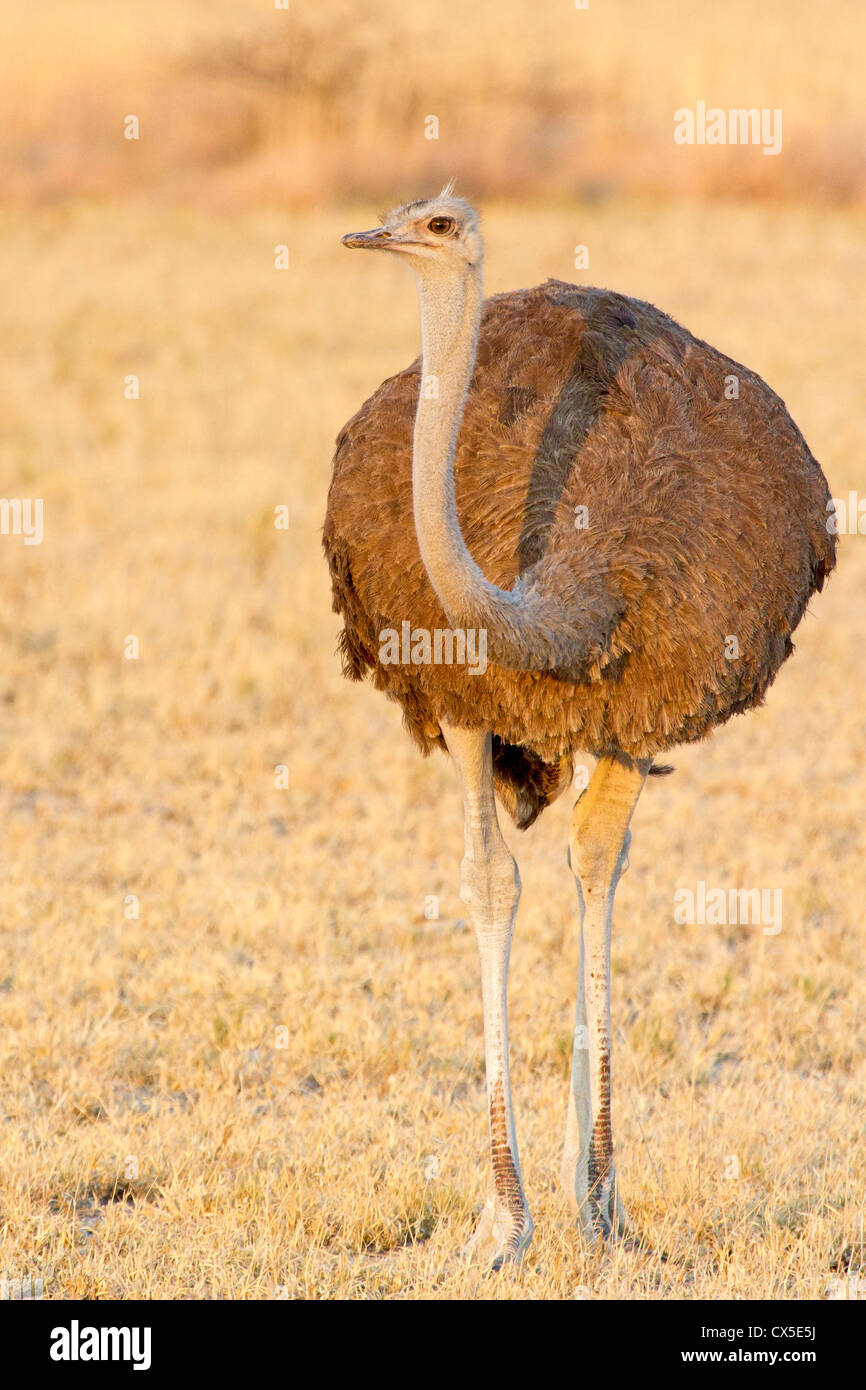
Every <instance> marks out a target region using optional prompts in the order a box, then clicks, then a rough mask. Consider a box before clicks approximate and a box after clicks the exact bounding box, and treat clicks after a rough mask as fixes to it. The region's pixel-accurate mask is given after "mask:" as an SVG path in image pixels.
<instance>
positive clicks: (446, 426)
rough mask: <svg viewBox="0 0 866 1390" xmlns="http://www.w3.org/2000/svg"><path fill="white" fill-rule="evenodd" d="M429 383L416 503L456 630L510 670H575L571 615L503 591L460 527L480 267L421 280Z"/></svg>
mask: <svg viewBox="0 0 866 1390" xmlns="http://www.w3.org/2000/svg"><path fill="white" fill-rule="evenodd" d="M418 278H419V281H420V293H421V341H422V375H421V389H420V392H419V398H418V410H417V413H416V416H415V438H414V448H413V455H412V498H413V506H414V513H415V531H416V533H417V537H418V546H419V549H420V551H421V558H422V560H423V561H424V567H425V569H426V570H427V574H428V575H429V577H430V582H431V584H432V585H433V588H434V589H435V590H436V593H437V595H438V597H439V600H440V602H441V604H442V606H443V608H444V609H445V612H446V614H447V617H448V621H449V623H450V624H451V626H452V627H453V628H463V629H465V630H467V631H468V630H471V629H474V630H475V631H476V632H482V631H483V632H484V633H485V634H486V637H485V640H486V643H487V653H488V656H489V658H490V660H491V661H493V662H495V663H496V664H497V665H499V666H505V667H507V668H510V669H512V670H550V669H556V668H558V667H561V666H563V665H570V664H571V652H570V650H569V645H570V644H569V642H568V639H567V635H566V632H565V631H564V627H565V624H564V615H563V613H562V610H561V608H560V607H559V605H558V604H557V603H556V602H555V601H551V600H550V599H549V598H547V597H542V596H541V595H539V594H537V593H535V592H533V591H532V589H531V588H530V589H529V590H525V589H523V588H522V587H521V588H520V589H519V591H517V590H516V591H510V590H506V589H500V588H497V586H496V585H495V584H491V583H490V581H489V580H488V579H487V578H486V577H485V575H484V574H483V572H482V571H481V569H480V568H479V566H478V565H477V564H476V563H475V561H474V560H473V558H472V556H471V554H470V553H469V550H468V548H467V545H466V542H465V540H464V539H463V533H462V531H461V530H460V523H459V521H458V518H457V506H456V502H455V494H454V456H455V453H456V450H457V437H458V434H459V431H460V422H461V420H462V418H463V407H464V404H465V401H466V392H467V390H468V388H469V383H470V381H471V379H472V372H473V368H474V366H475V354H476V349H477V344H478V329H479V323H480V319H481V302H482V288H481V267H480V266H478V267H467V269H466V271H465V272H464V273H462V274H454V273H453V272H451V273H443V272H442V271H441V270H440V269H439V268H438V267H437V268H435V269H432V270H427V269H426V267H425V269H424V270H423V271H422V272H419V275H418Z"/></svg>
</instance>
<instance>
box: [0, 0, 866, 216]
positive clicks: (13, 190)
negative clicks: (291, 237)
mask: <svg viewBox="0 0 866 1390" xmlns="http://www.w3.org/2000/svg"><path fill="white" fill-rule="evenodd" d="M286 3H287V4H288V9H286V10H281V9H276V8H275V6H274V0H148V3H146V4H144V3H140V4H137V5H133V4H119V3H117V0H40V3H39V4H38V5H33V4H30V5H27V4H21V3H18V4H9V3H6V4H4V6H3V9H2V15H0V38H2V50H3V58H2V63H3V71H2V82H0V179H2V189H3V197H4V198H5V199H6V200H11V201H13V202H16V201H22V200H24V201H27V200H44V199H56V198H59V197H64V196H67V195H70V194H78V193H83V194H108V193H112V194H116V193H121V192H124V191H126V190H129V189H132V188H139V189H140V188H142V187H144V188H147V189H149V190H153V191H154V192H158V193H159V194H160V196H169V197H170V196H180V197H182V198H183V199H191V198H195V199H198V198H204V199H216V200H217V201H218V202H223V201H225V202H228V203H230V204H231V203H234V202H248V201H255V200H257V199H259V198H262V197H264V198H267V199H270V198H273V197H275V196H277V197H287V198H291V199H293V200H300V201H318V200H322V199H326V198H333V197H339V198H342V199H347V198H348V199H352V198H353V197H355V196H356V195H359V194H361V195H364V196H367V195H368V194H371V193H373V194H377V195H381V196H382V197H385V198H387V199H391V198H392V197H395V196H397V197H399V196H401V195H402V193H403V192H410V193H412V194H415V193H417V191H418V190H419V188H422V187H424V188H426V187H427V186H430V185H431V184H432V183H435V181H436V180H437V179H439V178H444V177H450V176H451V175H452V174H454V175H456V176H457V178H458V181H459V183H460V184H461V185H462V186H463V187H464V189H466V190H468V191H470V193H471V194H472V196H476V197H490V196H496V197H502V196H506V197H511V196H519V197H525V196H530V195H535V194H543V195H545V196H548V197H550V196H553V195H561V196H563V197H567V198H573V197H574V196H580V197H587V198H588V197H599V196H605V195H607V194H621V193H647V192H648V193H651V194H675V193H682V192H692V193H696V194H698V195H713V194H717V193H724V194H726V195H731V194H734V195H745V196H753V197H766V198H792V197H794V198H796V197H806V198H808V199H809V200H818V199H820V200H827V201H831V200H832V201H852V200H861V199H862V198H863V196H864V189H866V153H864V152H866V86H864V83H863V63H862V57H863V54H864V51H866V6H864V5H863V4H862V3H861V2H860V0H824V3H821V4H816V3H815V2H814V0H786V2H785V3H784V4H775V5H772V4H766V3H762V0H727V3H725V4H724V5H707V4H704V5H701V4H697V5H696V4H695V3H694V0H665V3H664V4H652V5H650V4H647V3H646V0H591V3H590V6H589V8H588V9H587V10H578V9H575V7H574V5H573V4H572V3H571V0H545V2H544V3H542V4H539V3H538V0H473V3H472V5H460V6H453V5H451V6H448V5H442V4H439V5H436V4H425V5H417V4H416V5H413V4H408V5H407V4H405V3H403V0H382V3H378V4H376V5H359V4H357V3H355V0H326V2H325V3H313V0H286ZM858 55H859V56H858ZM698 100H704V101H706V102H707V103H708V105H718V106H721V107H723V108H728V107H729V106H736V107H742V106H745V107H751V106H757V107H759V108H762V107H769V108H776V107H779V108H781V109H782V111H783V130H784V143H783V150H782V154H781V156H779V157H767V156H765V155H764V154H763V152H762V150H761V149H760V148H759V147H752V148H747V149H742V148H731V147H725V146H720V147H715V148H712V149H708V148H706V147H704V148H701V147H697V146H695V147H692V148H688V147H680V146H676V145H674V143H673V138H672V132H673V113H674V111H675V110H676V109H677V108H679V107H682V106H688V107H694V105H695V103H696V102H697V101H698ZM127 114H136V115H138V117H139V118H140V122H141V138H140V140H139V141H138V142H137V143H136V142H132V141H126V140H124V139H123V137H122V132H123V117H124V116H125V115H127ZM431 115H433V116H436V117H437V118H438V121H439V139H438V140H430V139H427V138H425V118H426V117H428V116H431Z"/></svg>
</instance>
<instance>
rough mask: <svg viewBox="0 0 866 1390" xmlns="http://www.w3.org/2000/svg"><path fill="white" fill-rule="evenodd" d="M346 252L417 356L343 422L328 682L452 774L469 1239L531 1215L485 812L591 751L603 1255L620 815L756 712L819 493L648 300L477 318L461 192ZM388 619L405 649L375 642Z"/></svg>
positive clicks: (589, 886) (783, 444) (577, 1108)
mask: <svg viewBox="0 0 866 1390" xmlns="http://www.w3.org/2000/svg"><path fill="white" fill-rule="evenodd" d="M343 244H344V245H345V246H349V247H358V248H363V249H366V250H376V251H380V252H387V253H388V254H391V255H396V256H399V257H401V258H403V259H405V260H406V261H407V262H408V264H409V265H410V266H411V268H412V269H413V270H414V271H415V273H416V276H417V280H418V288H419V294H420V304H421V342H422V352H421V358H420V361H418V360H416V361H415V362H413V363H412V365H411V366H409V367H407V368H406V369H405V371H402V372H400V373H398V374H397V375H396V376H393V377H390V378H389V379H388V380H387V381H385V382H383V383H382V385H381V386H380V387H379V389H378V390H377V391H376V392H375V394H374V395H373V396H371V398H370V399H369V400H368V401H367V402H366V403H365V404H364V405H362V406H361V408H360V410H359V411H358V412H357V414H356V415H354V416H353V418H352V419H351V420H350V421H349V422H348V424H347V425H346V426H345V427H344V428H343V430H342V431H341V433H340V435H339V438H338V440H337V444H336V453H335V456H334V465H333V478H332V482H331V487H330V492H329V496H328V506H327V515H326V518H325V525H324V536H323V543H324V549H325V553H326V556H327V559H328V563H329V566H330V571H331V580H332V586H333V598H334V609H335V611H337V612H339V613H340V614H341V615H342V618H343V622H344V628H343V632H342V634H341V638H340V647H341V653H342V660H343V667H344V671H345V674H346V675H347V676H348V677H350V678H351V679H353V680H359V679H361V678H362V677H364V676H365V675H370V676H371V677H372V680H373V683H374V685H375V686H376V687H377V688H378V689H380V690H383V691H385V693H386V694H387V695H388V696H390V697H391V698H392V699H394V700H397V701H399V703H400V704H401V705H402V707H403V711H404V722H405V724H406V727H407V729H408V731H409V733H410V734H411V735H412V736H413V737H414V739H415V740H416V742H417V743H418V744H419V745H420V747H421V749H422V750H423V751H424V752H425V753H428V752H430V751H431V750H432V749H433V748H435V747H437V746H438V747H442V748H445V749H447V751H448V752H449V753H450V754H451V757H452V758H453V760H454V762H455V764H456V766H457V771H458V774H459V778H460V782H461V785H462V794H463V808H464V833H465V855H464V858H463V861H462V866H461V889H460V896H461V899H462V901H463V902H464V903H465V904H466V906H467V908H468V910H469V914H470V918H471V921H472V925H473V927H474V930H475V934H476V938H477V943H478V950H479V955H480V962H481V993H482V1007H483V1017H484V1044H485V1064H486V1075H487V1099H488V1109H489V1130H490V1178H489V1184H488V1190H487V1196H486V1201H485V1204H484V1207H483V1209H482V1213H481V1218H480V1221H479V1223H478V1225H477V1228H476V1231H475V1234H474V1236H473V1238H472V1241H471V1242H470V1250H471V1252H472V1253H474V1254H475V1255H476V1256H477V1257H478V1258H480V1259H482V1260H484V1261H485V1262H487V1263H488V1264H489V1265H490V1266H492V1267H493V1268H499V1267H500V1266H501V1265H502V1264H503V1263H504V1262H506V1261H518V1260H519V1259H520V1257H521V1255H522V1253H523V1252H524V1250H525V1249H526V1247H527V1246H528V1244H529V1241H530V1239H531V1237H532V1219H531V1217H530V1213H529V1208H528V1206H527V1202H526V1197H525V1195H524V1190H523V1181H522V1177H521V1168H520V1160H519V1157H518V1150H517V1140H516V1136H515V1127H514V1116H513V1111H512V1103H511V1088H510V1082H509V1057H508V1018H507V1004H506V989H507V973H508V961H509V954H510V949H511V941H512V935H513V931H514V922H515V916H516V912H517V905H518V899H519V896H520V877H519V874H518V871H517V865H516V863H515V862H514V859H513V858H512V855H511V853H510V851H509V850H508V848H507V846H506V843H505V840H504V839H503V836H502V833H501V830H500V828H499V824H498V821H497V815H496V807H495V800H494V797H495V796H496V797H498V798H499V800H500V802H501V804H502V805H503V807H504V808H505V809H506V810H507V811H508V812H509V813H510V815H511V816H512V818H513V819H514V821H515V823H516V824H517V826H519V827H520V828H525V827H526V826H528V825H531V824H532V822H533V821H534V820H535V819H536V817H537V816H538V815H539V814H540V812H541V811H542V810H543V809H544V808H545V807H546V806H547V805H549V804H550V802H551V801H553V799H554V798H555V797H557V796H558V795H559V794H560V793H561V792H562V791H564V789H565V788H566V787H567V786H568V785H569V783H570V782H571V781H572V759H573V757H574V755H575V754H577V753H579V752H583V753H589V754H591V755H592V756H593V757H594V758H595V759H597V763H596V767H595V770H594V772H593V775H592V778H591V780H590V782H589V785H588V787H587V789H586V790H585V792H584V793H583V795H581V796H580V797H579V798H578V800H577V803H576V805H575V808H574V812H573V815H572V820H571V829H570V835H569V863H570V867H571V870H572V873H573V874H574V877H575V879H576V882H577V891H578V900H579V910H580V957H579V967H578V991H577V1014H576V1024H575V1046H574V1049H573V1056H572V1070H571V1084H570V1088H569V1097H568V1112H567V1121H566V1130H565V1148H564V1156H563V1161H562V1169H561V1175H562V1180H563V1183H564V1185H565V1188H566V1190H567V1192H568V1194H569V1197H570V1199H571V1201H572V1203H573V1205H574V1206H575V1208H576V1210H577V1212H578V1214H579V1219H580V1222H581V1225H582V1228H583V1230H584V1232H585V1234H586V1236H587V1238H588V1239H589V1240H590V1241H592V1242H596V1241H599V1240H603V1239H605V1238H607V1237H612V1238H616V1237H619V1236H622V1235H623V1234H624V1233H625V1232H626V1230H627V1229H628V1227H627V1218H626V1213H625V1210H624V1207H623V1204H622V1201H621V1198H620V1194H619V1192H618V1188H617V1175H616V1169H615V1165H614V1150H613V1135H612V1130H611V1072H610V1061H611V1029H610V998H609V996H610V941H611V916H612V909H613V899H614V892H615V890H616V886H617V883H618V881H619V878H620V876H621V875H622V873H623V872H624V870H625V868H626V867H627V862H628V848H629V843H630V838H631V837H630V832H629V828H628V827H629V821H630V819H631V816H632V812H633V811H634V808H635V804H636V802H637V799H638V796H639V795H640V792H641V789H642V787H643V785H644V782H645V780H646V778H647V776H648V774H650V773H659V772H663V771H671V770H672V769H670V768H668V767H660V766H654V765H653V764H654V759H656V758H657V756H658V755H659V754H661V753H664V752H665V751H666V750H668V749H670V748H673V747H674V746H675V745H677V744H681V743H688V742H693V741H696V740H698V739H701V738H704V737H705V736H707V735H708V734H709V733H710V732H711V731H712V730H713V729H714V728H715V727H716V726H717V725H719V724H722V723H724V722H725V721H726V720H727V719H729V718H730V716H731V715H732V714H736V713H739V712H741V711H744V710H747V709H749V708H751V707H752V706H754V705H758V704H760V703H761V702H762V700H763V697H764V692H765V691H766V689H767V687H768V686H769V685H770V683H771V681H772V680H773V678H774V676H775V674H776V672H777V670H778V668H779V666H780V665H781V663H782V662H783V661H784V660H785V658H786V657H787V656H789V655H790V653H791V651H792V642H791V634H792V632H793V630H794V628H795V627H796V626H797V624H798V623H799V621H800V619H801V617H802V616H803V613H804V611H805V608H806V605H807V603H808V601H809V598H810V596H811V595H812V594H813V593H814V591H815V590H817V589H820V588H821V587H822V585H823V582H824V579H825V578H826V576H827V575H828V574H829V572H830V571H831V570H832V568H833V566H834V563H835V551H834V544H835V543H834V539H833V537H832V536H831V534H830V533H829V531H828V528H827V526H826V518H827V503H828V498H829V492H828V489H827V484H826V482H825V479H824V476H823V474H822V472H821V469H820V467H819V465H818V463H817V462H816V460H815V459H814V458H813V456H812V454H811V453H810V451H809V449H808V447H807V445H806V443H805V441H804V439H803V437H802V435H801V434H800V432H799V430H798V429H797V427H796V425H795V424H794V422H793V421H792V420H791V417H790V416H789V415H788V413H787V411H786V409H785V406H784V403H783V402H782V401H781V400H780V399H779V397H778V396H777V395H775V394H774V393H773V392H772V391H771V390H770V389H769V387H768V386H767V385H766V384H765V383H764V382H763V381H762V380H761V378H760V377H759V376H757V375H756V374H755V373H754V372H752V371H749V370H748V369H747V368H746V367H743V366H740V365H739V364H738V363H736V362H734V361H732V360H731V359H730V358H728V357H725V356H724V355H723V354H722V353H720V352H717V351H716V350H715V349H714V348H712V347H710V346H709V345H708V344H707V343H704V342H701V341H700V340H699V339H698V338H695V337H693V336H692V335H691V333H689V332H687V331H686V330H685V329H684V328H681V327H680V325H679V324H677V323H676V322H675V321H674V320H673V319H671V318H669V317H668V315H667V314H664V313H662V312H661V311H660V310H658V309H656V308H654V307H653V305H651V304H648V303H644V302H643V301H641V300H637V299H631V298H629V297H627V296H625V295H621V294H616V293H613V292H611V291H608V290H601V289H590V288H585V287H582V286H576V285H570V284H565V283H563V282H561V281H558V280H548V281H547V282H546V283H545V284H543V285H540V286H538V287H536V288H534V289H527V290H518V291H515V292H513V293H508V294H499V295H496V296H494V297H493V298H491V299H488V300H487V301H483V299H482V288H481V277H482V258H483V244H482V239H481V235H480V233H479V227H478V218H477V215H476V213H475V211H474V209H473V208H472V207H471V206H470V204H469V203H467V202H466V201H464V200H463V199H461V198H458V197H456V196H454V193H453V186H452V185H449V186H448V187H447V188H445V189H443V191H442V193H441V194H440V195H439V196H438V197H435V198H432V199H429V200H425V201H420V202H412V203H408V204H406V205H405V206H402V207H398V208H396V209H394V210H393V211H392V212H390V213H389V214H388V216H387V217H386V218H385V219H384V222H383V225H382V226H380V227H377V228H375V229H374V230H372V231H367V232H359V233H353V234H351V235H348V236H345V237H343ZM407 625H408V632H409V634H410V635H411V646H409V644H408V643H404V644H403V647H402V655H401V656H400V657H399V659H395V657H394V652H393V648H389V647H388V646H387V644H386V643H384V641H383V634H385V633H390V632H395V633H399V632H401V630H403V631H404V633H405V631H406V630H407ZM437 630H439V631H440V633H444V634H445V635H446V636H448V637H449V640H450V641H451V643H452V645H451V646H450V647H448V648H445V647H444V646H443V647H442V649H441V656H442V659H441V660H439V661H436V660H434V659H431V655H430V653H431V650H432V648H431V647H430V644H429V640H428V643H427V645H426V646H425V644H424V642H423V641H422V642H421V643H420V644H417V645H416V640H415V636H414V635H412V634H417V633H418V632H421V633H422V634H423V633H425V632H426V633H427V634H428V639H429V634H431V633H432V634H435V633H436V631H437ZM457 634H462V635H463V636H464V638H465V639H466V640H467V641H468V636H469V634H475V635H476V637H477V638H478V639H479V640H480V639H481V638H483V639H484V640H485V641H486V654H487V658H488V664H486V668H485V669H482V668H481V664H476V667H475V668H473V667H472V666H470V665H469V663H468V662H466V661H463V662H461V661H460V660H455V659H453V656H454V652H455V650H456V652H457V656H458V657H459V656H460V653H461V647H460V646H459V644H458V645H457V646H456V648H455V646H454V638H455V635H457ZM449 657H450V658H451V659H450V660H449Z"/></svg>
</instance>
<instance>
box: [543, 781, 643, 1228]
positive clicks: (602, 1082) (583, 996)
mask: <svg viewBox="0 0 866 1390" xmlns="http://www.w3.org/2000/svg"><path fill="white" fill-rule="evenodd" d="M650 762H651V759H642V760H640V761H637V762H634V761H632V760H631V759H630V758H626V757H625V756H624V755H622V754H620V755H619V756H617V757H606V758H602V759H601V761H600V762H599V764H598V766H597V768H596V769H595V772H594V773H593V775H592V779H591V781H590V784H589V786H588V787H587V789H586V791H585V792H584V794H583V796H582V797H581V798H580V800H579V801H578V802H577V804H576V805H575V808H574V811H573V812H572V818H571V834H570V837H569V860H570V863H571V869H572V872H573V874H574V876H575V879H576V881H577V892H578V897H579V899H580V964H579V968H578V985H577V1016H576V1020H575V1027H574V1051H573V1053H572V1061H571V1089H570V1092H569V1097H568V1119H567V1122H566V1130H565V1151H564V1153H563V1158H562V1170H561V1176H562V1182H563V1185H564V1186H565V1188H566V1190H567V1191H568V1193H569V1196H570V1197H571V1198H572V1200H573V1202H574V1204H575V1206H576V1207H577V1209H578V1211H579V1213H580V1217H581V1221H582V1224H583V1229H584V1233H585V1235H586V1237H587V1239H588V1240H589V1241H590V1242H594V1241H596V1240H597V1239H598V1238H599V1237H601V1238H602V1239H604V1238H606V1237H607V1236H609V1235H610V1234H611V1232H612V1231H613V1232H614V1234H623V1233H624V1231H625V1228H626V1215H625V1211H624V1209H623V1205H622V1202H621V1200H620V1198H619V1193H618V1191H617V1183H616V1169H615V1166H614V1157H613V1134H612V1130H611V1116H610V933H611V918H612V915H613V898H614V893H615V892H616V885H617V883H618V882H619V880H620V877H621V876H622V874H623V873H624V872H625V870H626V868H627V867H628V848H629V843H630V841H631V833H630V831H629V828H628V823H629V821H630V820H631V814H632V811H633V810H634V808H635V804H636V802H637V799H638V797H639V796H640V793H641V788H642V787H643V784H644V781H645V779H646V775H647V773H648V771H649V768H650Z"/></svg>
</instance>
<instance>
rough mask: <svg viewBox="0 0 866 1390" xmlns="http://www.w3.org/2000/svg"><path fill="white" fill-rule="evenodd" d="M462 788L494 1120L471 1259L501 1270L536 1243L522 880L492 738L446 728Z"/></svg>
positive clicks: (463, 881) (464, 881)
mask: <svg viewBox="0 0 866 1390" xmlns="http://www.w3.org/2000/svg"><path fill="white" fill-rule="evenodd" d="M442 733H443V736H444V738H445V742H446V744H447V745H448V751H449V752H450V754H451V756H452V758H453V759H454V761H455V763H456V764H457V768H458V771H459V773H460V780H461V783H462V788H463V814H464V836H465V853H464V856H463V863H462V865H461V875H460V897H461V899H462V901H463V902H464V903H465V904H466V906H467V907H468V909H469V915H470V917H471V919H472V925H473V927H474V928H475V937H476V940H477V942H478V954H479V956H480V957H481V997H482V1003H483V1008H484V1054H485V1062H486V1067H487V1103H488V1109H489V1116H490V1159H491V1171H490V1181H489V1186H488V1191H487V1200H486V1202H485V1205H484V1210H483V1212H482V1214H481V1220H480V1221H479V1224H478V1228H477V1230H476V1232H475V1234H474V1236H473V1237H472V1240H471V1241H470V1244H469V1247H468V1250H467V1253H468V1254H471V1255H473V1256H476V1257H477V1258H479V1259H481V1260H483V1261H485V1262H487V1263H489V1264H491V1265H492V1267H493V1268H494V1269H499V1268H500V1266H501V1265H503V1264H504V1263H505V1262H506V1261H518V1260H519V1259H520V1257H521V1255H522V1254H523V1251H524V1250H525V1249H526V1247H527V1246H528V1244H529V1242H530V1240H531V1239H532V1218H531V1216H530V1215H529V1208H528V1206H527V1205H526V1198H525V1197H524V1195H523V1183H522V1180H521V1176H520V1159H519V1158H518V1155H517V1140H516V1138H515V1134H514V1114H513V1112H512V1108H511V1083H510V1079H509V1068H508V1005H507V1001H506V988H507V979H508V958H509V955H510V953H511V938H512V935H513V933H514V919H515V916H516V915H517V904H518V901H519V899H520V875H519V874H518V872H517V865H516V864H515V862H514V859H513V858H512V856H511V853H510V851H509V850H508V847H507V846H506V844H505V841H504V840H503V838H502V832H501V831H500V829H499V822H498V820H497V819H496V805H495V802H494V799H493V758H492V752H491V735H490V734H489V733H484V732H478V731H473V730H469V729H457V728H452V727H450V726H447V725H445V724H443V725H442Z"/></svg>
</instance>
